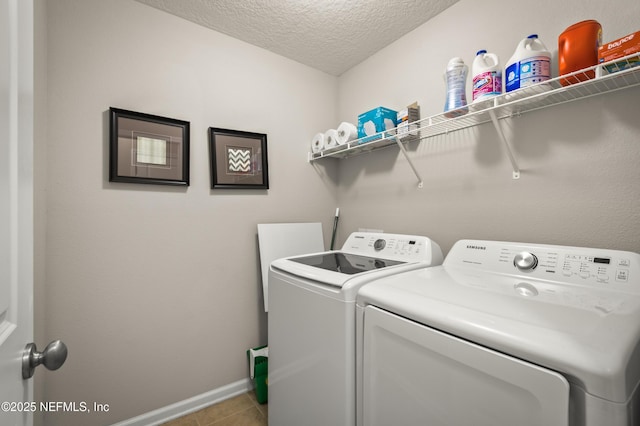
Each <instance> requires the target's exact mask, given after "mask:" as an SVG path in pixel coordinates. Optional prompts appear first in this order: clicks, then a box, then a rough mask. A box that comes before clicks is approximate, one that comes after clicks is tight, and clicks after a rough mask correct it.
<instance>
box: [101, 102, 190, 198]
mask: <svg viewBox="0 0 640 426" xmlns="http://www.w3.org/2000/svg"><path fill="white" fill-rule="evenodd" d="M109 182H127V183H145V184H157V185H183V186H189V122H188V121H183V120H177V119H174V118H166V117H160V116H157V115H151V114H145V113H142V112H135V111H128V110H125V109H120V108H113V107H112V108H109Z"/></svg>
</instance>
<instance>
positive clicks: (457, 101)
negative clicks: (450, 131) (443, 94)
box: [444, 58, 469, 118]
mask: <svg viewBox="0 0 640 426" xmlns="http://www.w3.org/2000/svg"><path fill="white" fill-rule="evenodd" d="M467 71H468V68H467V66H466V65H465V64H464V61H463V60H462V58H452V59H451V60H450V61H449V63H448V64H447V70H446V71H445V73H444V80H445V83H446V85H447V99H446V100H445V103H444V112H445V114H444V116H445V117H449V118H453V117H459V116H461V115H464V114H466V113H467V112H468V111H469V109H468V108H467V93H466V90H467Z"/></svg>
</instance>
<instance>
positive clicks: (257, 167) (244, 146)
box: [209, 127, 269, 189]
mask: <svg viewBox="0 0 640 426" xmlns="http://www.w3.org/2000/svg"><path fill="white" fill-rule="evenodd" d="M209 157H210V158H209V159H210V169H211V189H269V165H268V158H267V135H266V134H264V133H254V132H245V131H241V130H230V129H221V128H217V127H209Z"/></svg>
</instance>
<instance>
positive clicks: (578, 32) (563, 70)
mask: <svg viewBox="0 0 640 426" xmlns="http://www.w3.org/2000/svg"><path fill="white" fill-rule="evenodd" d="M601 44H602V26H601V25H600V24H599V23H598V21H594V20H593V19H589V20H587V21H582V22H578V23H577V24H573V25H571V26H570V27H569V28H567V29H566V30H564V32H563V33H562V34H560V36H559V37H558V71H559V72H558V74H559V75H561V76H562V75H565V74H569V73H572V72H574V71H579V70H582V69H584V68H589V67H592V66H594V65H597V64H598V47H600V45H601ZM594 77H595V71H588V72H585V73H578V74H576V75H573V76H570V77H567V78H566V79H561V80H560V83H562V85H563V86H568V85H570V84H574V83H578V82H580V81H585V80H589V79H592V78H594Z"/></svg>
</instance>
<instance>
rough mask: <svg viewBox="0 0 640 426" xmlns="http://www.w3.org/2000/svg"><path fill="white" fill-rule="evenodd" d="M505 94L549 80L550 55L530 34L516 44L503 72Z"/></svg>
mask: <svg viewBox="0 0 640 426" xmlns="http://www.w3.org/2000/svg"><path fill="white" fill-rule="evenodd" d="M504 78H505V92H511V91H513V90H516V89H520V88H522V87H529V86H533V85H534V84H537V83H540V82H543V81H547V80H549V79H550V78H551V53H550V52H549V50H548V49H547V47H546V46H545V45H544V43H543V42H542V41H541V40H540V39H539V38H538V35H537V34H531V35H530V36H529V37H527V38H525V39H523V40H522V41H520V43H518V47H517V48H516V51H515V52H514V54H513V56H512V57H511V59H509V61H508V62H507V66H506V68H505V72H504Z"/></svg>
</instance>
